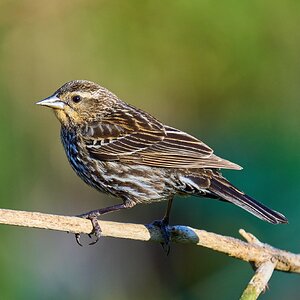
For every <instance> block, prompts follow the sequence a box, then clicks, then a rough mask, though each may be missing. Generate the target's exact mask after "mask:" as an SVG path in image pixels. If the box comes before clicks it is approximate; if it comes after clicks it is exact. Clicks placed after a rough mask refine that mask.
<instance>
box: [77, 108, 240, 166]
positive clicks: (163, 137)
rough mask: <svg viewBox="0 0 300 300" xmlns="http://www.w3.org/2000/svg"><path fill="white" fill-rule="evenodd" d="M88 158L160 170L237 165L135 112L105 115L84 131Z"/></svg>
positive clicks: (135, 110)
mask: <svg viewBox="0 0 300 300" xmlns="http://www.w3.org/2000/svg"><path fill="white" fill-rule="evenodd" d="M82 133H83V136H84V142H85V144H86V147H87V149H88V151H89V153H90V155H91V156H92V157H93V158H95V159H99V160H102V161H120V162H124V163H131V164H142V165H147V166H153V167H161V168H225V169H236V170H239V169H241V167H240V166H238V165H236V164H234V163H232V162H230V161H228V160H225V159H222V158H220V157H218V156H216V155H214V154H213V150H212V149H211V148H210V147H208V146H207V145H206V144H204V143H203V142H202V141H200V140H198V139H196V138H195V137H193V136H191V135H189V134H187V133H185V132H182V131H180V130H177V129H175V128H172V127H169V126H164V125H163V124H161V123H160V122H159V121H157V120H156V119H155V118H154V117H152V116H151V115H149V114H146V113H145V112H143V111H140V110H137V109H128V108H127V109H122V110H119V111H117V112H114V113H111V114H108V115H107V116H106V118H104V119H102V120H101V122H100V121H99V122H94V123H92V124H89V125H88V126H86V127H85V128H84V130H83V132H82Z"/></svg>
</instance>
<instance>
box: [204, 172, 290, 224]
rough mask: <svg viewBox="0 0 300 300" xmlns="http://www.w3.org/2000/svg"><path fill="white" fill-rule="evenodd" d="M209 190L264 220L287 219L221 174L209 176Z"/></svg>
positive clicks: (282, 220) (276, 221) (283, 220)
mask: <svg viewBox="0 0 300 300" xmlns="http://www.w3.org/2000/svg"><path fill="white" fill-rule="evenodd" d="M209 191H211V192H212V193H213V194H215V195H217V196H219V197H220V198H223V199H224V200H226V201H228V202H231V203H233V204H235V205H237V206H239V207H241V208H243V209H245V210H246V211H248V212H249V213H251V214H253V215H254V216H256V217H258V218H260V219H262V220H264V221H267V222H269V223H272V224H279V223H288V220H287V218H286V217H285V216H284V215H282V214H281V213H279V212H277V211H275V210H272V209H270V208H268V207H266V206H265V205H263V204H261V203H259V202H257V201H256V200H254V199H252V198H251V197H249V196H247V195H245V194H244V193H243V192H241V191H239V190H238V189H237V188H235V187H234V186H233V185H232V184H231V183H230V182H229V181H227V180H226V179H225V178H223V177H221V176H220V177H219V176H218V177H217V176H216V177H212V178H211V184H210V187H209Z"/></svg>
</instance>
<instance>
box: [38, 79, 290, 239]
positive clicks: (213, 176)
mask: <svg viewBox="0 0 300 300" xmlns="http://www.w3.org/2000/svg"><path fill="white" fill-rule="evenodd" d="M37 104H40V105H44V106H48V107H50V108H52V109H53V110H54V112H55V114H56V116H57V118H58V120H59V121H60V122H61V139H62V143H63V145H64V148H65V151H66V154H67V157H68V159H69V162H70V164H71V166H72V168H73V169H74V170H75V172H76V173H77V174H78V175H79V176H80V177H81V178H82V179H83V180H84V181H85V182H86V183H87V184H88V185H90V186H92V187H94V188H96V189H97V190H99V191H101V192H104V193H109V194H112V195H114V196H116V197H119V198H121V199H122V200H123V203H122V204H118V205H114V206H110V207H106V208H101V209H99V210H94V211H91V212H89V213H86V214H83V215H81V217H84V218H88V219H91V221H92V223H93V226H94V233H95V235H96V238H97V239H96V241H97V240H98V239H99V237H100V235H101V229H100V226H99V224H98V221H97V217H98V216H99V215H102V214H106V213H108V212H111V211H116V210H119V209H124V208H130V207H133V206H135V205H136V204H138V203H151V202H155V201H162V200H168V201H169V202H168V209H167V212H166V214H165V216H164V218H163V219H162V220H161V221H159V222H156V225H159V226H160V228H161V230H162V233H163V236H164V238H165V243H166V244H168V241H169V235H168V231H167V229H166V225H168V221H169V213H170V209H171V205H172V199H173V197H174V195H175V194H189V195H195V196H204V197H208V198H216V199H220V200H225V201H228V202H231V203H233V204H235V205H237V206H239V207H241V208H243V209H245V210H247V211H248V212H250V213H251V214H253V215H255V216H256V217H258V218H260V219H262V220H264V221H267V222H270V223H273V224H278V223H287V219H286V218H285V217H284V216H283V215H282V214H280V213H278V212H276V211H274V210H271V209H269V208H267V207H266V206H264V205H263V204H261V203H259V202H257V201H255V200H254V199H252V198H251V197H249V196H247V195H245V194H244V193H243V192H241V191H240V190H238V189H237V188H236V187H234V186H233V185H232V184H231V183H230V182H228V181H227V180H226V179H225V178H224V177H222V174H221V173H220V171H219V169H222V168H223V169H235V170H240V169H241V167H240V166H238V165H236V164H234V163H232V162H230V161H228V160H225V159H222V158H220V157H218V156H216V155H214V154H213V150H212V149H211V148H210V147H208V146H207V145H206V144H204V143H203V142H202V141H200V140H198V139H197V138H195V137H193V136H191V135H189V134H187V133H185V132H182V131H180V130H178V129H175V128H172V127H170V126H167V125H164V124H162V123H161V122H159V121H158V120H156V119H155V118H154V117H152V116H151V115H149V114H148V113H146V112H144V111H142V110H140V109H138V108H135V107H133V106H131V105H129V104H126V103H125V102H123V101H121V100H120V99H119V98H118V97H117V96H115V95H114V94H113V93H111V92H110V91H108V90H107V89H105V88H103V87H101V86H99V85H98V84H96V83H93V82H90V81H86V80H74V81H71V82H68V83H66V84H64V85H63V86H62V87H61V88H59V89H58V90H57V91H56V92H55V93H54V94H53V95H52V96H50V97H48V98H46V99H45V100H42V101H40V102H38V103H37ZM76 239H77V242H78V243H79V235H77V236H76ZM79 244H80V243H79Z"/></svg>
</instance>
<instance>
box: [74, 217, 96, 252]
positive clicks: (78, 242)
mask: <svg viewBox="0 0 300 300" xmlns="http://www.w3.org/2000/svg"><path fill="white" fill-rule="evenodd" d="M77 217H79V218H84V219H89V220H91V222H92V225H93V230H92V232H91V233H89V234H88V236H89V238H90V239H92V235H94V236H95V240H94V241H93V242H91V243H89V245H94V244H96V243H97V242H98V241H99V239H100V237H101V227H100V225H99V222H98V219H97V217H98V215H97V214H95V213H94V212H90V213H87V214H82V215H78V216H77ZM75 239H76V242H77V244H78V245H79V246H82V244H81V242H80V233H75Z"/></svg>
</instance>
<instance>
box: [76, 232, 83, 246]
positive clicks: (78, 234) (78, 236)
mask: <svg viewBox="0 0 300 300" xmlns="http://www.w3.org/2000/svg"><path fill="white" fill-rule="evenodd" d="M75 239H76V242H77V244H78V245H79V246H81V247H83V246H82V244H81V243H80V233H75Z"/></svg>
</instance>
